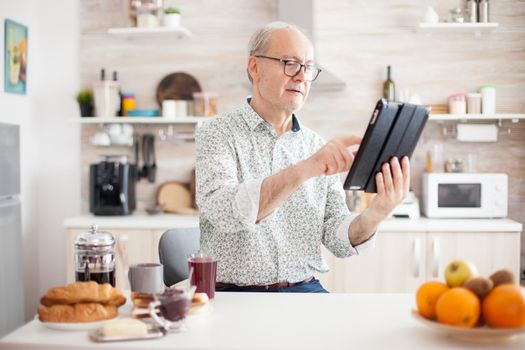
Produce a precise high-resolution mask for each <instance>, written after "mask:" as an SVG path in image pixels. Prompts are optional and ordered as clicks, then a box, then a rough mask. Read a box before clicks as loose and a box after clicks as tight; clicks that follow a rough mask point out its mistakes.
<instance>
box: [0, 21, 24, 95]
mask: <svg viewBox="0 0 525 350" xmlns="http://www.w3.org/2000/svg"><path fill="white" fill-rule="evenodd" d="M27 31H28V30H27V26H25V25H23V24H20V23H18V22H15V21H13V20H10V19H6V20H5V22H4V91H5V92H9V93H13V94H20V95H25V94H26V88H27V47H28V46H27Z"/></svg>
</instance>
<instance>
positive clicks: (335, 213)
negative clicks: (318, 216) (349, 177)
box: [322, 174, 376, 258]
mask: <svg viewBox="0 0 525 350" xmlns="http://www.w3.org/2000/svg"><path fill="white" fill-rule="evenodd" d="M326 180H327V182H328V183H327V196H326V206H325V216H324V226H323V237H322V242H323V245H324V246H325V247H326V248H327V249H328V250H330V251H331V252H332V253H333V254H334V255H335V256H337V257H339V258H344V257H349V256H352V255H356V254H360V252H362V251H364V250H365V249H368V248H372V247H374V246H375V237H376V233H374V234H373V235H372V236H370V238H368V240H366V241H365V242H363V243H361V244H359V245H355V246H354V245H352V243H351V242H350V238H349V237H348V232H349V228H350V224H351V223H352V221H353V220H354V219H355V218H356V217H357V216H358V214H351V213H350V211H349V210H348V207H347V206H346V202H345V192H344V189H343V186H342V183H341V180H340V178H339V175H337V174H336V175H330V176H327V178H326Z"/></svg>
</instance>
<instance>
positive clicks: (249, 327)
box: [0, 293, 525, 350]
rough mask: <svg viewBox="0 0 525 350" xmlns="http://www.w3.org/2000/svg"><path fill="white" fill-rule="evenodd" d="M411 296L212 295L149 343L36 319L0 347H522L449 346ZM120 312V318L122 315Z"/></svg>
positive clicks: (513, 345)
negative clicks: (416, 315)
mask: <svg viewBox="0 0 525 350" xmlns="http://www.w3.org/2000/svg"><path fill="white" fill-rule="evenodd" d="M414 307H415V300H414V295H413V294H287V293H217V294H216V297H215V299H214V300H213V301H212V310H211V312H209V313H207V314H199V315H195V316H191V317H189V318H188V320H187V328H188V329H187V331H186V332H184V333H174V334H168V335H167V336H166V337H164V338H160V339H155V340H148V341H128V342H120V343H93V342H91V341H90V340H89V339H88V336H87V332H83V331H78V332H68V331H57V330H51V329H48V328H46V327H44V326H43V325H42V324H40V323H39V322H38V321H36V320H34V321H31V322H29V323H28V324H26V325H25V326H23V327H21V328H19V329H18V330H16V331H14V332H12V333H11V334H8V335H7V336H6V337H4V338H3V339H1V340H0V349H6V350H8V349H102V348H111V349H225V350H226V349H228V350H232V349H352V350H361V349H367V350H368V349H418V350H420V349H425V350H427V349H444V348H445V349H477V348H482V349H500V350H501V349H521V350H523V349H525V336H523V335H522V336H520V337H518V338H517V339H515V340H514V341H511V342H506V343H496V344H489V345H487V344H477V343H469V342H465V341H460V340H455V339H453V338H449V337H448V336H446V335H444V334H441V333H438V332H437V331H436V330H434V329H430V328H427V327H426V326H425V325H423V324H420V323H419V322H418V321H416V320H415V319H413V318H412V315H411V309H412V308H414ZM122 313H124V312H122Z"/></svg>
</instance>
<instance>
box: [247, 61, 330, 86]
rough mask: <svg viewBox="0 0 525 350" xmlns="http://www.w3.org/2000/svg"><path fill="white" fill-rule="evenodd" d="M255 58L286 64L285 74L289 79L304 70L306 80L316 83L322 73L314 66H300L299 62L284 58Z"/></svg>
mask: <svg viewBox="0 0 525 350" xmlns="http://www.w3.org/2000/svg"><path fill="white" fill-rule="evenodd" d="M255 57H259V58H266V59H269V60H274V61H279V62H282V63H283V64H284V74H285V75H287V76H289V77H295V76H296V75H297V74H299V72H300V71H301V69H303V68H304V78H305V79H306V81H314V80H315V79H317V77H318V76H319V73H321V71H322V70H321V69H320V68H317V67H316V66H314V65H313V64H300V63H299V62H297V61H294V60H285V59H282V58H277V57H269V56H263V55H256V56H255Z"/></svg>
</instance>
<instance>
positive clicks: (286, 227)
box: [196, 22, 409, 292]
mask: <svg viewBox="0 0 525 350" xmlns="http://www.w3.org/2000/svg"><path fill="white" fill-rule="evenodd" d="M249 45H250V47H249V57H248V64H247V72H248V76H249V79H250V81H251V82H252V85H253V96H252V97H251V98H248V99H247V101H246V102H245V103H244V104H243V105H242V106H241V107H240V108H239V109H237V110H235V111H233V112H230V113H227V114H224V115H221V116H219V117H217V119H215V120H214V121H212V122H210V123H208V124H207V125H206V126H203V127H201V128H200V129H199V130H198V132H197V141H196V142H197V164H196V175H197V204H198V207H199V210H200V228H201V250H202V251H203V252H205V253H207V254H210V255H212V256H215V257H216V258H217V259H218V271H217V291H255V292H258V291H269V292H326V290H325V289H324V288H323V287H322V286H321V284H320V283H319V281H318V280H317V279H315V278H314V277H313V275H314V273H316V272H327V271H328V270H329V268H328V266H327V264H326V262H325V261H324V260H323V258H322V255H321V244H322V245H324V246H325V247H326V248H327V249H328V250H330V251H331V252H332V253H333V254H334V255H336V256H337V257H349V256H352V255H355V254H359V253H360V252H361V251H362V250H364V249H365V248H367V247H369V246H371V245H373V244H374V239H375V232H376V229H377V226H378V224H379V223H380V221H381V220H383V219H384V218H386V217H387V215H388V214H389V213H390V212H391V211H392V209H393V208H394V207H395V206H396V205H397V204H399V203H400V202H401V200H402V199H403V198H404V197H405V196H406V194H407V192H408V187H409V162H408V159H407V158H406V157H405V158H404V159H402V161H401V162H400V161H399V160H398V159H395V158H394V159H392V161H391V162H390V164H388V163H385V164H384V165H383V167H382V172H381V173H378V174H377V176H376V183H377V188H378V193H377V195H376V196H375V197H374V199H373V200H372V202H371V204H370V206H369V207H368V208H367V209H366V210H365V211H364V212H362V213H361V214H360V215H355V214H351V213H350V212H349V210H348V208H347V206H346V204H345V200H344V190H343V188H342V184H341V181H340V178H339V175H338V174H339V173H341V172H344V171H348V169H349V168H350V165H351V164H352V161H353V159H354V158H353V153H352V152H350V151H349V150H348V148H349V147H351V146H352V145H357V144H359V142H360V138H359V137H356V136H344V137H339V138H336V139H333V140H331V141H330V142H328V143H326V142H324V141H323V139H322V138H321V137H320V136H319V135H317V134H316V133H315V132H313V131H312V130H310V129H308V128H306V127H305V126H304V125H303V124H302V123H300V121H299V119H298V117H297V116H296V115H295V114H294V113H295V112H297V111H298V110H300V109H301V107H302V106H303V105H304V103H305V101H306V98H307V97H308V92H309V90H310V85H311V84H312V82H313V81H314V80H315V79H316V78H317V76H318V75H319V73H320V72H321V71H320V69H318V68H317V67H316V66H315V64H314V52H313V47H312V43H311V42H310V41H309V40H308V38H307V37H306V36H305V35H304V34H303V33H302V32H301V31H300V30H299V29H298V28H297V27H295V26H293V25H290V24H287V23H282V22H273V23H270V24H268V25H266V26H265V27H264V28H262V29H260V30H258V31H257V32H256V33H255V34H254V35H253V36H252V38H251V40H250V44H249Z"/></svg>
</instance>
